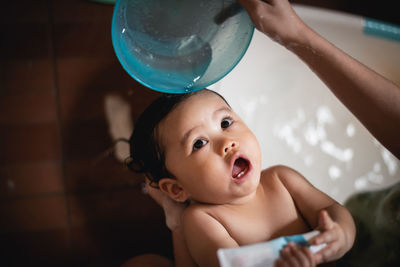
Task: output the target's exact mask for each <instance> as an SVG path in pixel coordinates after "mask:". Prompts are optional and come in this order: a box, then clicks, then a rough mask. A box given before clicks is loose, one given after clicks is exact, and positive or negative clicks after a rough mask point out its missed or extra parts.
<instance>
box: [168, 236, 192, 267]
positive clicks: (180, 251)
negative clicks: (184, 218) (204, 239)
mask: <svg viewBox="0 0 400 267" xmlns="http://www.w3.org/2000/svg"><path fill="white" fill-rule="evenodd" d="M172 241H173V246H174V258H175V263H174V266H175V267H190V266H196V264H195V262H194V261H193V259H192V257H191V256H190V253H189V250H188V248H187V246H186V242H185V239H184V236H183V233H181V232H178V231H173V232H172Z"/></svg>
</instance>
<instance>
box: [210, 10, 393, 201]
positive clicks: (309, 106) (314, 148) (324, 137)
mask: <svg viewBox="0 0 400 267" xmlns="http://www.w3.org/2000/svg"><path fill="white" fill-rule="evenodd" d="M294 7H295V10H296V12H297V13H298V14H299V16H300V17H301V18H302V19H303V20H304V21H305V22H306V23H307V24H308V25H310V26H311V27H312V28H313V29H314V30H316V31H317V32H318V33H320V34H321V35H322V36H324V37H325V38H327V39H328V40H329V41H331V42H332V43H334V44H335V45H336V46H338V47H340V48H341V49H342V50H344V51H346V52H347V53H348V54H350V55H352V56H353V57H355V58H357V59H358V60H359V61H361V62H363V63H364V64H365V65H367V66H369V67H371V68H373V69H374V70H376V71H377V72H379V73H381V74H382V75H383V76H385V77H387V78H389V79H391V80H393V81H394V82H396V83H397V84H400V42H399V41H394V40H390V39H385V38H380V37H378V36H372V35H366V34H365V33H364V32H363V29H364V26H365V22H366V20H365V19H364V18H361V17H359V16H354V15H350V14H344V13H338V12H333V11H328V10H325V9H319V8H311V7H306V6H300V5H294ZM378 27H380V25H378ZM395 30H396V29H395ZM212 89H214V90H216V91H218V92H220V93H221V94H222V95H224V96H225V97H226V98H227V100H228V102H229V103H230V104H231V105H232V107H233V108H234V109H235V110H236V112H237V113H238V114H239V115H240V116H241V117H242V119H244V120H245V121H246V122H247V123H248V125H249V127H250V128H251V129H252V130H253V131H254V133H255V134H256V135H257V137H258V140H259V142H260V145H261V148H262V152H263V167H264V168H266V167H268V166H271V165H274V164H285V165H288V166H290V167H292V168H294V169H296V170H298V171H300V172H301V173H302V174H303V175H304V176H305V177H306V178H307V179H308V180H309V181H310V182H311V183H312V184H314V185H315V186H316V187H318V188H319V189H321V190H322V191H324V192H325V193H327V194H329V195H330V196H332V197H333V198H335V199H336V200H338V201H339V202H341V203H343V202H344V201H345V200H346V199H347V197H348V196H349V195H351V194H353V193H354V192H359V191H365V190H370V189H378V188H382V187H386V186H388V185H391V184H394V183H396V182H399V181H400V164H399V163H400V162H399V160H397V159H396V158H395V157H394V156H392V155H391V154H390V153H389V152H388V151H387V150H386V149H385V148H383V147H382V146H381V145H380V144H379V143H378V142H377V141H376V140H375V139H374V138H373V137H372V135H371V134H370V133H369V132H368V131H367V130H366V129H365V128H364V127H363V126H362V125H361V124H360V123H359V122H358V121H357V120H356V119H355V117H354V116H353V115H352V114H351V113H350V112H349V111H348V110H347V109H346V108H345V107H344V106H343V105H342V104H341V103H340V102H339V101H338V100H337V99H336V98H335V97H334V95H333V94H332V93H331V92H330V91H329V89H328V88H326V86H325V85H324V84H323V83H322V82H321V81H320V80H319V79H318V78H317V77H316V76H315V75H314V74H313V73H312V72H311V71H310V70H309V69H308V67H307V66H306V65H305V64H304V63H302V62H301V61H300V60H299V59H298V58H297V57H296V56H294V55H293V54H292V53H291V52H289V51H288V50H286V49H285V48H283V47H281V46H280V45H278V44H276V43H275V42H273V41H271V40H270V39H269V38H268V37H266V36H265V35H263V34H261V33H260V32H258V31H256V32H255V34H254V37H253V40H252V42H251V45H250V47H249V49H248V51H247V53H246V55H245V56H244V58H243V59H242V60H241V62H240V63H239V64H238V65H237V67H236V68H235V69H234V70H233V71H232V72H231V73H230V74H229V75H227V76H226V77H225V78H224V79H222V80H221V81H220V82H218V83H217V84H215V85H214V86H213V87H212ZM382 119H384V118H382ZM399 129H400V125H399ZM399 132H400V131H399ZM399 137H400V135H399Z"/></svg>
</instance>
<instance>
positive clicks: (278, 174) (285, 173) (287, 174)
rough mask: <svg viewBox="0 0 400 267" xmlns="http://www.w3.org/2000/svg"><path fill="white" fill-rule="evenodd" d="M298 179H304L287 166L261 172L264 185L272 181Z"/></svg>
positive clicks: (276, 166)
mask: <svg viewBox="0 0 400 267" xmlns="http://www.w3.org/2000/svg"><path fill="white" fill-rule="evenodd" d="M296 178H304V177H303V176H302V175H301V174H300V173H299V172H297V171H296V170H294V169H292V168H290V167H288V166H285V165H274V166H271V167H269V168H267V169H264V170H263V171H262V172H261V181H262V183H263V184H264V183H269V182H272V181H281V182H284V181H287V180H295V179H296Z"/></svg>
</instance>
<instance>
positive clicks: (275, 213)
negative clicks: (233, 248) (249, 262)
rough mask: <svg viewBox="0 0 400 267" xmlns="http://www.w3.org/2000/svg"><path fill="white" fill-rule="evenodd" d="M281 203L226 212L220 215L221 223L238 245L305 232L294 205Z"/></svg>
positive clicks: (303, 223) (302, 221)
mask: <svg viewBox="0 0 400 267" xmlns="http://www.w3.org/2000/svg"><path fill="white" fill-rule="evenodd" d="M281 204H282V203H281ZM281 204H278V206H275V207H268V208H264V209H258V210H251V209H249V210H245V211H240V212H239V211H237V212H236V211H231V212H226V213H224V214H222V215H221V217H220V218H221V223H222V224H223V225H224V227H225V229H226V230H227V231H228V233H229V235H230V236H231V237H232V238H233V239H234V240H235V241H236V242H237V243H238V244H239V245H240V246H242V245H248V244H254V243H258V242H265V241H268V240H271V239H273V238H276V237H279V236H284V235H292V234H298V233H302V232H307V231H308V228H307V226H306V224H305V222H304V220H303V219H302V217H301V216H300V215H299V213H298V212H297V210H296V208H295V206H294V205H285V206H281Z"/></svg>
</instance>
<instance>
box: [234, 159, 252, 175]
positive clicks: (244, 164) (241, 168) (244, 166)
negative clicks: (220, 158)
mask: <svg viewBox="0 0 400 267" xmlns="http://www.w3.org/2000/svg"><path fill="white" fill-rule="evenodd" d="M248 170H249V162H248V161H247V160H245V159H244V158H238V159H236V160H235V163H234V164H233V169H232V177H233V178H236V179H238V178H240V177H242V176H243V175H244V174H245V173H246V172H247V171H248Z"/></svg>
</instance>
